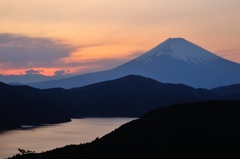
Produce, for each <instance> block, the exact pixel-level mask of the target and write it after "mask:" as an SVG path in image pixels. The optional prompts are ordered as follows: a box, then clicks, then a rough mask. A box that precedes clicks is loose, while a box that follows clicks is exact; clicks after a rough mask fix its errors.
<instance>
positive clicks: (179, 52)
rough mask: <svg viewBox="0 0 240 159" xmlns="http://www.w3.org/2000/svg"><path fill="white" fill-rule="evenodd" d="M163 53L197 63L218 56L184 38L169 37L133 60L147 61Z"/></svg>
mask: <svg viewBox="0 0 240 159" xmlns="http://www.w3.org/2000/svg"><path fill="white" fill-rule="evenodd" d="M163 55H164V56H166V55H167V56H170V57H171V58H175V59H177V60H183V61H185V62H187V63H195V64H197V65H204V64H205V63H206V62H213V61H215V60H217V59H219V58H220V57H219V56H217V55H215V54H213V53H211V52H209V51H207V50H205V49H203V48H201V47H200V46H197V45H196V44H193V43H191V42H189V41H187V40H185V39H184V38H169V39H167V40H165V41H164V42H162V43H161V44H159V45H157V46H156V47H154V48H153V49H151V50H150V51H148V52H146V53H145V54H143V55H142V56H140V57H138V58H136V59H135V60H136V61H145V63H148V62H150V61H152V60H154V59H156V58H159V57H161V56H163Z"/></svg>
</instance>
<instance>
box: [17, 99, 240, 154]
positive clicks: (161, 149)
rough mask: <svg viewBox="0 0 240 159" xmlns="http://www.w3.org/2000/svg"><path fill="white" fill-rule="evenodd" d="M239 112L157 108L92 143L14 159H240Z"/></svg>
mask: <svg viewBox="0 0 240 159" xmlns="http://www.w3.org/2000/svg"><path fill="white" fill-rule="evenodd" d="M239 113H240V102H234V101H210V102H209V101H208V102H197V103H190V104H182V105H175V106H170V107H165V108H159V109H156V110H154V111H151V112H149V113H147V114H146V115H144V116H143V117H141V118H140V119H137V120H134V121H131V122H129V123H127V124H124V125H122V126H121V127H119V128H118V129H116V130H114V131H113V132H111V133H109V134H107V135H105V136H103V137H102V138H100V139H96V140H94V141H93V142H91V143H86V144H81V145H69V146H66V147H63V148H58V149H55V150H51V151H47V152H45V153H40V154H35V155H34V154H30V155H25V156H17V157H13V158H12V159H25V158H26V159H27V158H31V159H35V158H36V159H37V158H45V159H51V158H61V159H68V158H71V159H77V158H86V159H95V158H98V159H112V158H114V159H122V158H131V159H151V158H164V159H170V158H171V159H172V158H189V159H190V158H191V159H192V158H196V159H202V158H229V159H232V158H239V157H240V154H239V150H240V146H239V143H240V135H239V134H240V125H239V123H240V116H239Z"/></svg>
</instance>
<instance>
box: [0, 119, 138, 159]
mask: <svg viewBox="0 0 240 159" xmlns="http://www.w3.org/2000/svg"><path fill="white" fill-rule="evenodd" d="M134 119H135V118H85V119H72V121H71V122H69V123H62V124H56V125H48V126H42V127H38V128H33V129H25V130H12V131H6V132H3V133H0V158H1V159H3V158H6V157H10V156H12V155H14V154H16V153H18V150H17V149H18V148H21V149H25V150H32V151H36V152H42V151H46V150H51V149H54V148H57V147H63V146H65V145H69V144H80V143H86V142H90V141H92V140H94V139H96V137H102V136H103V135H105V134H107V133H109V132H111V131H112V130H114V129H115V128H117V127H119V126H121V125H122V124H124V123H127V122H129V121H131V120H134Z"/></svg>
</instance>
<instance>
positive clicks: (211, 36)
mask: <svg viewBox="0 0 240 159" xmlns="http://www.w3.org/2000/svg"><path fill="white" fill-rule="evenodd" d="M169 37H183V38H185V39H186V40H188V41H191V42H193V43H195V44H197V45H199V46H201V47H203V48H205V49H207V50H209V51H211V52H213V53H215V54H217V55H220V56H222V57H224V58H226V59H229V60H231V61H235V62H238V63H240V0H195V1H193V0H167V1H165V0H141V1H139V0H121V1H120V0H88V1H82V0H33V1H30V0H0V74H5V75H6V74H20V73H22V74H25V73H26V71H27V70H28V71H29V70H31V71H32V72H35V73H42V74H45V75H53V74H54V72H56V71H58V72H63V73H64V71H65V72H71V73H77V74H81V73H86V72H92V71H99V70H106V69H110V68H113V67H116V66H118V65H120V64H122V63H124V62H127V61H128V60H131V59H133V58H135V57H137V56H139V55H140V54H142V53H144V52H146V51H148V50H150V49H151V48H153V47H155V46H156V45H158V44H159V43H161V42H163V41H164V40H166V39H168V38H169ZM33 70H34V71H33ZM31 71H30V72H31Z"/></svg>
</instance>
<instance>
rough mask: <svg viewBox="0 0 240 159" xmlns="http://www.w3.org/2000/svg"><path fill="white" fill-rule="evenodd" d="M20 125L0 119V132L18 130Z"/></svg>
mask: <svg viewBox="0 0 240 159" xmlns="http://www.w3.org/2000/svg"><path fill="white" fill-rule="evenodd" d="M20 127H21V125H20V124H19V123H17V122H15V121H12V120H10V119H6V118H2V117H0V132H1V131H4V130H12V129H17V128H20Z"/></svg>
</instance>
